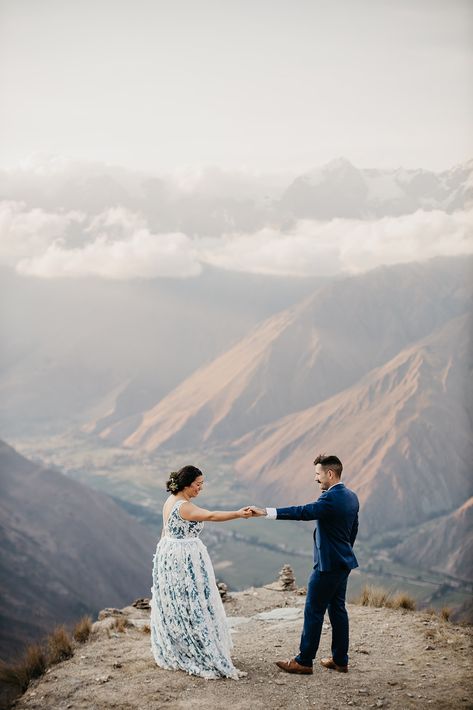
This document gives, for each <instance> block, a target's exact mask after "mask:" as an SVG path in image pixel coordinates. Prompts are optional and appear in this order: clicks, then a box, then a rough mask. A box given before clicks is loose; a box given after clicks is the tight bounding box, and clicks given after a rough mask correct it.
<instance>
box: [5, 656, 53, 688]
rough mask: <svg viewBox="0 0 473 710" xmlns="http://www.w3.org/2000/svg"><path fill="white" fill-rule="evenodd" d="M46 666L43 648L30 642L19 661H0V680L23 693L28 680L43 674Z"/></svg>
mask: <svg viewBox="0 0 473 710" xmlns="http://www.w3.org/2000/svg"><path fill="white" fill-rule="evenodd" d="M46 667H47V663H46V655H45V653H44V651H43V649H42V648H41V646H39V645H38V644H32V645H31V646H28V648H27V649H26V652H25V655H24V656H23V658H22V659H21V661H17V662H16V663H4V662H3V661H2V662H0V682H1V683H4V684H5V685H8V686H10V687H11V688H14V689H16V690H17V691H18V692H20V693H24V692H25V690H26V689H27V687H28V685H29V682H30V680H32V679H33V678H39V677H40V676H41V675H43V673H44V672H45V670H46Z"/></svg>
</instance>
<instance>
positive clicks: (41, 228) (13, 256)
mask: <svg viewBox="0 0 473 710" xmlns="http://www.w3.org/2000/svg"><path fill="white" fill-rule="evenodd" d="M84 219H85V216H84V215H83V214H82V213H80V212H77V211H70V212H48V211H46V210H43V209H40V208H35V209H30V210H27V209H26V206H25V203H23V202H14V201H7V202H0V263H1V264H6V265H8V266H16V264H17V263H18V261H20V260H21V259H23V258H35V257H40V256H41V255H42V254H44V252H45V250H46V249H47V248H48V247H49V245H50V244H51V243H52V242H54V240H55V239H61V238H63V237H64V235H65V234H66V233H67V231H68V230H69V228H70V227H71V225H74V224H80V223H82V222H83V221H84Z"/></svg>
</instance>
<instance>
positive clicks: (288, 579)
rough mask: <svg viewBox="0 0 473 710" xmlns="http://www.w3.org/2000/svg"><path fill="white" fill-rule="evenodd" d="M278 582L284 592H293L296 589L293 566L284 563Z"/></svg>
mask: <svg viewBox="0 0 473 710" xmlns="http://www.w3.org/2000/svg"><path fill="white" fill-rule="evenodd" d="M278 582H279V584H280V587H281V589H282V591H283V592H293V591H294V590H295V589H296V578H295V577H294V571H293V569H292V567H290V566H289V565H283V567H282V569H281V571H280V572H279V579H278Z"/></svg>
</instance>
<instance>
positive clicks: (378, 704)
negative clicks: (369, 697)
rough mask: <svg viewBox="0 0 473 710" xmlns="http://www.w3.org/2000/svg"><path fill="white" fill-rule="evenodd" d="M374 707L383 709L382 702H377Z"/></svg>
mask: <svg viewBox="0 0 473 710" xmlns="http://www.w3.org/2000/svg"><path fill="white" fill-rule="evenodd" d="M376 707H377V708H384V703H383V701H382V700H377V701H376Z"/></svg>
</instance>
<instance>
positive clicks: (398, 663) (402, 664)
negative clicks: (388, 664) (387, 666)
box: [396, 661, 405, 666]
mask: <svg viewBox="0 0 473 710" xmlns="http://www.w3.org/2000/svg"><path fill="white" fill-rule="evenodd" d="M404 665H405V663H404V661H398V662H397V663H396V666H404Z"/></svg>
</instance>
